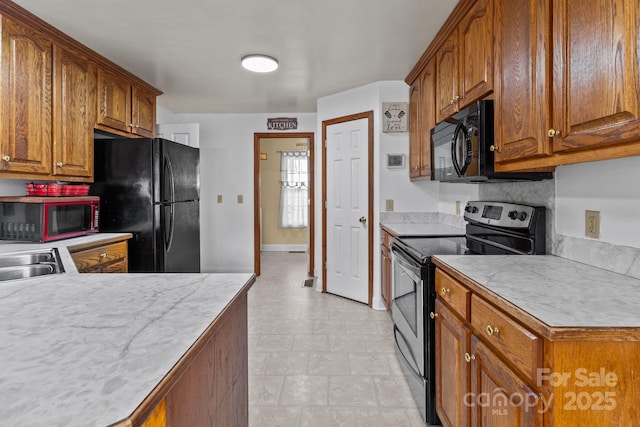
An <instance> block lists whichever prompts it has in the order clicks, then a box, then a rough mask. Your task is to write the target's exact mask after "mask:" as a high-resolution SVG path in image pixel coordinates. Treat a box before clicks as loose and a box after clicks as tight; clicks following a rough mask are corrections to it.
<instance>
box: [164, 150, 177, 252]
mask: <svg viewBox="0 0 640 427" xmlns="http://www.w3.org/2000/svg"><path fill="white" fill-rule="evenodd" d="M164 179H165V182H164V185H165V188H164V194H163V198H164V200H163V202H164V203H166V204H167V205H165V228H164V247H165V250H169V248H170V247H171V242H172V240H173V228H174V224H173V203H174V201H175V184H174V182H173V168H172V167H171V159H170V158H169V156H167V155H165V156H164Z"/></svg>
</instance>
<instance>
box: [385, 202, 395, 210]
mask: <svg viewBox="0 0 640 427" xmlns="http://www.w3.org/2000/svg"><path fill="white" fill-rule="evenodd" d="M385 209H386V210H387V212H393V199H387V200H385Z"/></svg>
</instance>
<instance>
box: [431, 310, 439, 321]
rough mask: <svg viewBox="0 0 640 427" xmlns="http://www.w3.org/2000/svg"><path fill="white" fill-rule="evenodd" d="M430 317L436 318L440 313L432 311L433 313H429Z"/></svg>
mask: <svg viewBox="0 0 640 427" xmlns="http://www.w3.org/2000/svg"><path fill="white" fill-rule="evenodd" d="M429 317H431V318H432V319H435V318H436V317H438V313H434V312H433V311H432V312H431V313H429Z"/></svg>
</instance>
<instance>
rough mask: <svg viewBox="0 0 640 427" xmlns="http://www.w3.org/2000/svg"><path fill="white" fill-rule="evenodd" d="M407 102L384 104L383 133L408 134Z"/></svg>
mask: <svg viewBox="0 0 640 427" xmlns="http://www.w3.org/2000/svg"><path fill="white" fill-rule="evenodd" d="M408 110H409V104H408V103H406V102H383V103H382V132H406V131H407V127H408V126H407V119H408V117H409V115H408V114H407V111H408Z"/></svg>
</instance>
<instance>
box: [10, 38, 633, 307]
mask: <svg viewBox="0 0 640 427" xmlns="http://www.w3.org/2000/svg"><path fill="white" fill-rule="evenodd" d="M424 44H425V46H426V45H427V43H426V42H425V43H424ZM415 59H416V60H417V59H418V58H415ZM403 77H404V76H398V78H399V79H402V78H403ZM161 99H162V98H159V100H161ZM372 100H375V101H372ZM389 100H392V101H408V92H407V86H406V84H405V83H404V82H401V81H396V82H390V81H384V82H379V83H373V84H369V85H365V86H362V87H357V88H355V89H351V90H347V91H344V92H340V93H336V94H335V95H330V96H326V97H322V98H321V99H319V100H318V106H317V112H316V113H296V114H295V115H296V116H297V117H298V122H299V129H298V130H301V131H308V132H318V128H319V123H321V122H322V121H323V120H327V119H331V118H334V117H338V116H343V115H347V114H352V113H355V112H359V111H364V110H373V111H374V117H380V102H382V101H389ZM378 101H380V102H378ZM268 117H271V115H270V114H266V113H265V114H262V113H259V114H202V113H199V114H195V113H193V114H185V113H179V114H175V113H172V112H171V111H169V110H167V109H163V108H162V107H159V108H158V114H157V122H158V123H175V122H198V123H200V130H201V140H203V141H205V140H206V141H210V144H207V145H206V146H205V145H201V156H202V158H203V159H207V160H208V161H210V163H209V164H210V165H211V167H210V168H207V169H206V170H203V171H202V183H203V185H202V192H203V193H208V194H223V195H229V196H230V198H235V195H237V194H244V195H247V194H251V193H252V191H253V187H252V185H253V184H252V165H251V164H250V162H237V161H235V159H243V158H245V159H246V158H250V157H251V153H252V148H253V147H252V139H253V133H254V132H258V131H263V130H264V129H265V123H266V119H267V118H268ZM374 138H376V144H375V153H374V159H375V164H376V165H378V166H379V167H378V168H376V171H375V177H374V180H375V187H376V192H375V194H376V197H375V200H374V218H373V220H370V223H371V224H377V223H379V222H380V221H381V219H382V215H383V213H384V212H385V203H384V201H385V200H388V199H391V200H393V201H394V210H395V211H396V212H439V213H441V214H442V216H443V217H446V218H455V217H456V206H457V203H456V202H460V204H461V205H462V206H464V204H465V203H466V202H467V201H469V200H491V199H496V200H518V201H523V200H524V201H527V202H528V203H531V204H540V205H544V206H546V207H547V208H548V209H549V210H550V212H552V215H550V218H549V224H548V227H549V230H550V231H549V239H548V243H549V251H548V253H553V254H557V255H560V256H562V257H565V258H569V259H575V260H577V261H580V262H585V263H587V264H591V265H595V266H598V267H602V268H606V269H608V270H612V271H616V272H620V273H625V274H628V275H631V276H634V275H635V276H636V277H637V271H638V265H637V261H636V260H637V255H638V246H639V243H638V242H640V229H639V226H638V225H637V221H635V214H634V212H637V211H638V209H639V208H640V206H639V205H640V194H639V193H640V190H638V188H637V186H636V185H634V182H635V179H634V178H636V176H637V173H636V172H635V171H637V167H638V166H639V165H638V158H637V157H628V158H622V159H615V160H604V161H599V162H591V163H580V164H575V165H565V166H559V167H557V168H556V171H555V179H554V180H553V181H542V182H537V183H504V184H482V185H468V184H448V183H438V182H431V181H414V182H410V181H409V178H408V176H407V175H408V172H407V169H406V168H405V169H389V168H386V167H385V166H384V161H385V160H386V155H387V154H392V153H398V152H401V153H404V154H405V155H408V152H409V145H408V144H409V142H408V135H407V134H389V133H384V132H377V133H376V134H375V135H374ZM318 139H319V138H318ZM228 141H234V143H233V144H229V143H228ZM318 162H319V159H318ZM318 166H319V163H318ZM320 169H321V168H320V167H317V168H316V170H320ZM10 181H11V180H3V182H2V189H3V193H4V194H22V193H21V192H22V191H23V188H24V187H23V183H17V182H10ZM223 183H224V184H223ZM316 194H317V195H318V196H317V197H320V192H319V191H318V192H317V193H316ZM209 200H210V201H209V202H208V203H210V204H209V205H205V202H203V206H202V208H203V211H204V212H206V213H207V214H206V215H207V217H208V218H210V220H209V221H206V222H205V221H203V222H202V233H203V234H204V235H207V236H217V241H219V242H220V241H222V242H225V245H224V246H221V245H219V244H218V243H216V242H208V243H206V242H205V243H203V245H204V246H203V250H202V254H203V260H202V266H203V271H211V272H215V271H237V272H244V271H251V269H252V265H253V264H252V260H251V257H250V256H247V254H251V252H252V244H253V235H252V234H251V229H252V224H253V217H252V213H251V206H250V205H249V204H245V205H238V204H228V205H227V204H223V205H222V206H217V205H216V204H215V202H214V201H213V200H212V199H209ZM316 206H317V207H318V209H320V208H319V207H320V206H321V203H320V200H319V199H318V200H317V203H316ZM585 210H594V211H599V212H600V215H601V221H602V222H601V230H600V238H599V239H591V238H585V236H584V224H585V219H584V212H585ZM317 216H318V217H320V215H319V211H318V215H317ZM458 218H459V217H458ZM452 221H453V219H452ZM320 240H321V239H319V238H318V239H316V242H320ZM318 244H319V243H318ZM207 245H210V246H207ZM377 246H378V245H374V256H373V262H374V268H373V281H374V283H377V284H379V281H380V279H379V275H380V265H379V259H380V256H379V250H378V249H377ZM320 254H321V249H320V248H319V247H318V248H317V250H316V257H317V260H318V262H317V263H316V264H317V265H320V262H319V261H320V258H319V257H320ZM378 286H379V285H376V286H374V307H375V308H382V302H381V299H380V289H379V287H378Z"/></svg>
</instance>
